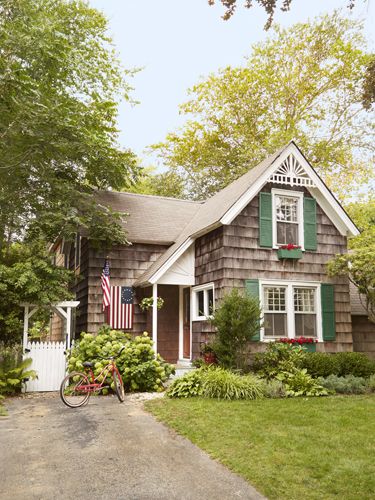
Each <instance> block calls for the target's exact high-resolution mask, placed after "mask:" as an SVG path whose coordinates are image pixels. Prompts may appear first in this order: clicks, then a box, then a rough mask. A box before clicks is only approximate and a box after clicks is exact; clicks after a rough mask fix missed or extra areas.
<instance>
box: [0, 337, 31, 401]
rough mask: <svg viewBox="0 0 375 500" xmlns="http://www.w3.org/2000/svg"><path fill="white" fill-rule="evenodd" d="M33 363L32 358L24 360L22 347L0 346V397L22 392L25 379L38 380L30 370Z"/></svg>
mask: <svg viewBox="0 0 375 500" xmlns="http://www.w3.org/2000/svg"><path fill="white" fill-rule="evenodd" d="M31 363H32V359H30V358H27V359H25V360H22V347H21V346H13V347H4V346H0V396H2V395H4V394H7V395H10V394H16V393H17V392H20V391H21V389H22V384H23V381H24V379H26V378H31V379H35V378H37V373H36V372H35V371H34V370H28V367H29V366H30V365H31ZM1 399H2V398H1Z"/></svg>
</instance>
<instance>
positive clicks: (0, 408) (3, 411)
mask: <svg viewBox="0 0 375 500" xmlns="http://www.w3.org/2000/svg"><path fill="white" fill-rule="evenodd" d="M7 415H8V412H7V410H6V408H5V407H4V406H3V405H2V404H1V403H0V417H6V416H7Z"/></svg>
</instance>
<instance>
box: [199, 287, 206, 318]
mask: <svg viewBox="0 0 375 500" xmlns="http://www.w3.org/2000/svg"><path fill="white" fill-rule="evenodd" d="M203 294H204V292H203V290H200V291H199V292H197V303H198V316H204V315H205V314H204V295H203Z"/></svg>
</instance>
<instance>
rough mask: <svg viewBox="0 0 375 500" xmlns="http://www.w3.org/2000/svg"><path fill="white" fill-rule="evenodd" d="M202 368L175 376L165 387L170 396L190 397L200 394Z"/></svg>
mask: <svg viewBox="0 0 375 500" xmlns="http://www.w3.org/2000/svg"><path fill="white" fill-rule="evenodd" d="M203 370H204V369H203V368H200V369H198V370H192V371H190V372H188V373H186V374H185V375H183V376H182V377H179V378H176V379H175V380H174V381H173V382H172V383H171V385H170V386H169V387H168V389H167V396H169V397H170V398H190V397H194V396H201V395H202V391H203V390H202V384H203Z"/></svg>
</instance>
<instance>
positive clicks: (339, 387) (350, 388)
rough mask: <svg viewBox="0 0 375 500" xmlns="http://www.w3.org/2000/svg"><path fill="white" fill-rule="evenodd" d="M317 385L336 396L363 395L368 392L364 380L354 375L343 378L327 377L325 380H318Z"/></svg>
mask: <svg viewBox="0 0 375 500" xmlns="http://www.w3.org/2000/svg"><path fill="white" fill-rule="evenodd" d="M318 383H319V384H320V385H322V386H323V387H325V388H326V389H327V390H329V391H332V392H336V393H338V394H365V393H366V392H367V391H368V390H369V386H368V383H367V381H366V379H364V378H363V377H355V376H354V375H346V376H345V377H338V376H337V375H329V377H326V378H319V379H318Z"/></svg>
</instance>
